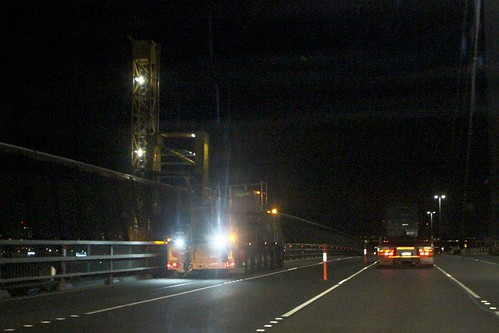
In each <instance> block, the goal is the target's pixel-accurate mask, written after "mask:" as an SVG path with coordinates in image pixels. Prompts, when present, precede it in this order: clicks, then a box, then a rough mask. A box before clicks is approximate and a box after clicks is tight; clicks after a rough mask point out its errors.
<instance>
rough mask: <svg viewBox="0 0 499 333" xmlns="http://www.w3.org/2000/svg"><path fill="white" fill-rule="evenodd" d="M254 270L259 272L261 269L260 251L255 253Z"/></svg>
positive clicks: (261, 258)
mask: <svg viewBox="0 0 499 333" xmlns="http://www.w3.org/2000/svg"><path fill="white" fill-rule="evenodd" d="M255 252H256V253H255V270H256V271H257V272H260V271H261V270H262V268H263V253H262V250H257V251H255Z"/></svg>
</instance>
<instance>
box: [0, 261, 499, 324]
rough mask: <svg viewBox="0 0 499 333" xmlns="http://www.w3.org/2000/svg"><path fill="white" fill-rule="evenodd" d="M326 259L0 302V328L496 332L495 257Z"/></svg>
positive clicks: (498, 291) (498, 280)
mask: <svg viewBox="0 0 499 333" xmlns="http://www.w3.org/2000/svg"><path fill="white" fill-rule="evenodd" d="M375 259H376V258H374V257H372V258H363V257H344V258H341V257H334V258H330V262H329V263H328V280H327V281H324V279H323V271H322V263H320V262H318V261H317V260H312V261H300V262H288V263H286V266H285V268H284V269H283V270H279V271H273V272H267V273H260V274H255V275H252V276H226V277H214V276H199V277H196V278H191V279H153V280H144V281H138V282H133V283H120V284H115V285H111V286H102V287H97V288H95V287H93V288H85V289H73V290H69V291H64V292H57V293H42V294H38V295H34V296H29V297H19V298H11V299H7V300H2V301H0V332H89V333H90V332H92V333H94V332H123V333H124V332H217V333H219V332H428V331H430V332H453V333H456V332H499V310H498V309H499V257H491V256H481V257H460V256H438V257H436V258H435V267H433V268H429V269H417V268H400V269H391V268H379V265H377V264H376V263H375Z"/></svg>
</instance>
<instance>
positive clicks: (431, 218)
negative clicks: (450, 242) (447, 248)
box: [426, 212, 435, 247]
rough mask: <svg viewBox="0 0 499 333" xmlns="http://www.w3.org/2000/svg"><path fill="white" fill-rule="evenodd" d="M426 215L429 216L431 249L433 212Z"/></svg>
mask: <svg viewBox="0 0 499 333" xmlns="http://www.w3.org/2000/svg"><path fill="white" fill-rule="evenodd" d="M426 214H428V215H430V244H431V247H433V214H435V212H426Z"/></svg>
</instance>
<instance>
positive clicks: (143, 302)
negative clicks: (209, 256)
mask: <svg viewBox="0 0 499 333" xmlns="http://www.w3.org/2000/svg"><path fill="white" fill-rule="evenodd" d="M221 286H224V284H223V283H219V284H214V285H212V286H207V287H202V288H197V289H192V290H187V291H183V292H180V293H177V294H173V295H166V296H161V297H155V298H151V299H146V300H143V301H138V302H132V303H127V304H123V305H118V306H113V307H110V308H106V309H101V310H96V311H90V312H86V313H85V314H86V315H93V314H96V313H101V312H107V311H112V310H117V309H122V308H126V307H130V306H135V305H139V304H145V303H150V302H155V301H159V300H162V299H167V298H172V297H177V296H181V295H186V294H192V293H195V292H198V291H202V290H207V289H212V288H218V287H221Z"/></svg>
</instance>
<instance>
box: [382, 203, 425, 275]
mask: <svg viewBox="0 0 499 333" xmlns="http://www.w3.org/2000/svg"><path fill="white" fill-rule="evenodd" d="M431 243H432V241H431V240H429V241H428V240H426V239H422V238H420V237H419V220H418V209H417V205H413V204H399V205H393V206H390V207H389V208H388V210H387V223H386V237H384V238H382V239H381V240H380V244H379V246H378V260H379V264H380V265H381V266H391V267H395V266H401V265H410V266H418V267H433V256H434V248H433V246H432V245H433V244H431Z"/></svg>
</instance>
